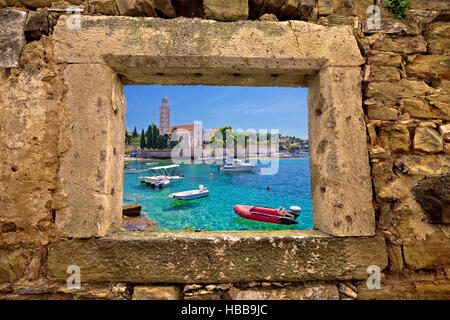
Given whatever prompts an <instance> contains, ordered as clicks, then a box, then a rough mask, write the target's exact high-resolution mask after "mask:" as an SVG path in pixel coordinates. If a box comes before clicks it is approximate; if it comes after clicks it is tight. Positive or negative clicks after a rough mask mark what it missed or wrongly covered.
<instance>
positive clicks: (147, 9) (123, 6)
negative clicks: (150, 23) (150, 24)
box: [116, 0, 156, 17]
mask: <svg viewBox="0 0 450 320" xmlns="http://www.w3.org/2000/svg"><path fill="white" fill-rule="evenodd" d="M116 5H117V9H118V10H119V14H120V15H121V16H131V17H156V12H155V9H154V8H153V5H152V1H151V0H116Z"/></svg>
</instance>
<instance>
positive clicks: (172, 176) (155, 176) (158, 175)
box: [138, 164, 183, 186]
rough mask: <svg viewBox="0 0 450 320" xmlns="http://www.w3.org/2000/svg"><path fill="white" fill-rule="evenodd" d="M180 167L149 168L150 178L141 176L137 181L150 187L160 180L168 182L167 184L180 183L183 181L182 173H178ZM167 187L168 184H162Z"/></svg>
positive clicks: (176, 165)
mask: <svg viewBox="0 0 450 320" xmlns="http://www.w3.org/2000/svg"><path fill="white" fill-rule="evenodd" d="M179 167H180V165H178V164H172V165H169V166H159V167H151V168H149V171H150V173H151V174H152V175H151V176H141V177H138V180H139V181H140V182H141V183H146V184H147V185H152V183H154V182H158V181H161V180H168V181H169V184H170V183H171V182H180V181H182V180H183V173H182V172H180V171H179ZM163 185H164V186H165V185H168V184H163Z"/></svg>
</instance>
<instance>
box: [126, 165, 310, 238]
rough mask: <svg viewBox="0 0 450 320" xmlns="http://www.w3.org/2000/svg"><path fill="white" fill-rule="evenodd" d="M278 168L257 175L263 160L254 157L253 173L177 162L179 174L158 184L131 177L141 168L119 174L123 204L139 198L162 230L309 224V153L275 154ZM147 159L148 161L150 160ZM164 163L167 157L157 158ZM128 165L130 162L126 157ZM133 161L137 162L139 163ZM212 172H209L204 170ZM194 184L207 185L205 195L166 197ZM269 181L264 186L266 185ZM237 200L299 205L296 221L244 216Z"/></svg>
mask: <svg viewBox="0 0 450 320" xmlns="http://www.w3.org/2000/svg"><path fill="white" fill-rule="evenodd" d="M277 161H280V166H279V170H278V173H277V174H275V175H261V174H259V173H258V168H260V167H262V166H268V164H267V162H266V163H261V162H258V167H257V168H256V169H255V170H254V173H221V172H219V171H218V170H217V166H214V165H207V164H198V165H193V164H189V165H186V164H183V165H181V169H182V170H183V171H184V179H183V181H181V182H177V183H172V184H170V185H169V186H168V187H166V188H164V189H162V190H159V189H152V188H151V187H150V186H146V185H145V184H141V183H140V182H139V180H138V179H137V178H138V177H139V176H142V175H148V174H146V173H125V174H124V201H123V202H124V204H125V205H128V204H133V203H139V204H140V205H142V211H144V212H147V214H148V217H149V219H150V220H153V221H156V222H157V225H158V228H159V229H160V230H163V231H172V230H184V228H185V226H189V227H190V228H192V229H201V230H279V229H301V230H308V229H311V228H312V227H313V218H312V205H311V191H310V174H309V159H308V158H296V159H280V160H277ZM147 162H152V161H151V160H149V161H147ZM158 162H159V165H169V164H171V162H170V161H158ZM129 163H130V166H129V167H128V168H130V167H131V168H132V167H136V162H135V161H131V162H129ZM143 163H144V162H143V161H140V162H139V166H140V167H141V166H142V165H143ZM211 173H212V177H211V176H210V174H211ZM200 184H203V185H204V186H206V187H208V189H209V191H210V193H209V197H205V198H201V199H196V200H192V201H183V200H172V199H169V197H168V195H169V194H170V193H173V192H179V191H185V190H191V189H197V188H198V186H199V185H200ZM267 186H270V191H267ZM238 204H244V205H255V206H266V207H274V208H278V207H279V206H283V207H285V208H286V209H287V208H289V207H290V206H293V205H296V206H300V207H301V208H302V213H301V215H300V217H299V218H298V219H297V220H298V221H299V223H298V224H297V225H292V226H281V225H276V224H269V223H263V222H257V221H250V220H246V219H243V218H241V217H239V216H237V215H236V214H235V213H234V211H233V207H234V206H235V205H238Z"/></svg>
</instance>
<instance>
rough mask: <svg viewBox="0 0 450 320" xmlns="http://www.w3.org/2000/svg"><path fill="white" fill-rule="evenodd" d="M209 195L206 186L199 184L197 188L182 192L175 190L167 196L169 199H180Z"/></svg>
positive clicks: (192, 198)
mask: <svg viewBox="0 0 450 320" xmlns="http://www.w3.org/2000/svg"><path fill="white" fill-rule="evenodd" d="M207 196H209V190H208V188H206V187H204V186H203V185H199V186H198V189H195V190H187V191H182V192H175V193H171V194H169V198H171V199H180V200H194V199H198V198H203V197H207Z"/></svg>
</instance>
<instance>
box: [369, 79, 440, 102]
mask: <svg viewBox="0 0 450 320" xmlns="http://www.w3.org/2000/svg"><path fill="white" fill-rule="evenodd" d="M431 90H432V89H431V88H430V87H429V86H428V85H427V84H426V83H425V82H424V81H413V80H406V79H402V80H400V81H397V82H384V81H383V82H370V83H369V85H368V87H367V96H368V97H369V98H372V97H380V98H385V99H391V100H395V99H400V98H412V97H418V96H422V95H424V94H425V93H428V92H430V91H431Z"/></svg>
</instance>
